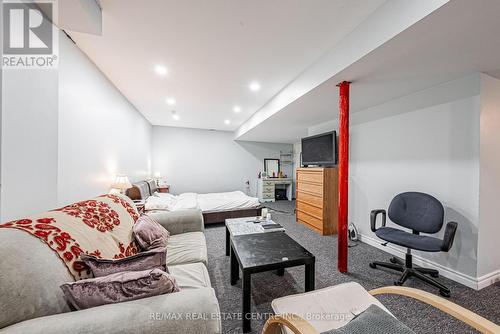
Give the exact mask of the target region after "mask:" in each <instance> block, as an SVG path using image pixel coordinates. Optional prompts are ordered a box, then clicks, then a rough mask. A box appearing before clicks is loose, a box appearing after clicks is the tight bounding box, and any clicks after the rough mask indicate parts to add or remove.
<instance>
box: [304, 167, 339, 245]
mask: <svg viewBox="0 0 500 334" xmlns="http://www.w3.org/2000/svg"><path fill="white" fill-rule="evenodd" d="M296 180H297V187H296V189H297V190H296V191H297V193H296V196H295V197H296V199H297V202H296V214H297V215H296V217H297V222H298V223H301V224H304V225H306V226H307V227H309V228H311V229H313V230H314V231H317V232H319V233H321V234H322V235H331V234H337V212H338V211H337V209H338V190H337V189H338V173H337V168H336V167H334V168H333V167H332V168H297V178H296Z"/></svg>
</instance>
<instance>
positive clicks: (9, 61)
mask: <svg viewBox="0 0 500 334" xmlns="http://www.w3.org/2000/svg"><path fill="white" fill-rule="evenodd" d="M52 17H53V3H51V2H37V3H26V2H19V1H17V2H3V59H2V66H3V67H4V68H9V67H14V68H20V67H24V68H47V67H53V66H54V61H55V60H56V59H57V57H56V56H55V55H54V30H55V28H54V25H53V24H52Z"/></svg>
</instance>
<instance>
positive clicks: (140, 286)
mask: <svg viewBox="0 0 500 334" xmlns="http://www.w3.org/2000/svg"><path fill="white" fill-rule="evenodd" d="M61 289H62V290H63V292H64V296H65V297H66V299H67V301H68V302H69V304H70V306H72V307H73V309H76V310H83V309H86V308H90V307H95V306H99V305H104V304H113V303H121V302H126V301H130V300H136V299H140V298H146V297H152V296H157V295H162V294H166V293H172V292H178V291H180V290H179V287H178V286H177V283H176V282H175V279H174V278H173V277H172V275H170V274H168V273H166V272H164V271H162V270H160V269H153V270H143V271H126V272H122V273H116V274H111V275H108V276H104V277H98V278H89V279H84V280H80V281H76V282H71V283H66V284H63V285H61Z"/></svg>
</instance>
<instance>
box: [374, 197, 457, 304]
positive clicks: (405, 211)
mask: <svg viewBox="0 0 500 334" xmlns="http://www.w3.org/2000/svg"><path fill="white" fill-rule="evenodd" d="M379 214H382V227H380V228H376V226H375V223H376V221H377V216H378V215H379ZM388 214H389V218H390V219H391V220H392V221H393V222H394V223H395V224H397V225H399V226H402V227H406V228H408V229H411V230H412V233H410V232H406V231H403V230H399V229H397V228H392V227H386V226H385V221H386V212H385V210H373V211H372V212H371V214H370V223H371V229H372V231H373V232H375V234H376V235H377V237H379V238H380V239H383V240H385V241H387V243H389V242H390V243H393V244H396V245H399V246H403V247H406V248H407V251H406V259H405V262H403V261H402V260H400V259H398V258H396V257H393V258H391V260H390V261H391V263H385V262H378V261H375V262H372V263H370V267H372V268H376V267H377V266H379V267H384V268H390V269H394V270H397V271H400V272H402V273H403V275H402V276H401V278H400V279H399V280H397V281H395V282H394V284H395V285H403V284H404V282H405V281H406V280H407V279H408V278H409V277H411V276H414V277H416V278H419V279H421V280H422V281H424V282H425V283H427V284H430V285H432V286H435V287H437V288H438V289H439V293H440V294H441V295H443V296H445V297H449V296H450V289H448V288H447V287H446V286H444V285H443V284H441V283H439V282H438V281H436V280H435V279H432V278H431V277H429V276H427V275H430V276H432V277H434V278H437V277H439V272H438V271H437V270H435V269H428V268H420V267H415V268H414V267H413V264H412V256H411V250H412V249H417V250H421V251H424V252H447V251H449V250H450V248H451V246H452V245H453V239H454V237H455V232H456V230H457V223H455V222H449V223H447V224H446V230H445V232H444V238H443V239H442V240H441V239H438V238H433V237H429V236H423V235H420V233H437V232H439V231H440V230H441V227H442V226H443V219H444V208H443V205H442V204H441V202H439V201H438V200H437V199H435V198H434V197H432V196H431V195H427V194H424V193H419V192H406V193H402V194H399V195H397V196H396V197H394V199H393V200H392V201H391V204H390V205H389V210H388ZM387 243H386V244H387Z"/></svg>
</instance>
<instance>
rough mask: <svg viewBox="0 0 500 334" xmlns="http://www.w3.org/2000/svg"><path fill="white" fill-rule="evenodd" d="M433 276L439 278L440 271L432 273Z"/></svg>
mask: <svg viewBox="0 0 500 334" xmlns="http://www.w3.org/2000/svg"><path fill="white" fill-rule="evenodd" d="M431 277H434V278H439V274H438V273H432V274H431Z"/></svg>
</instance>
